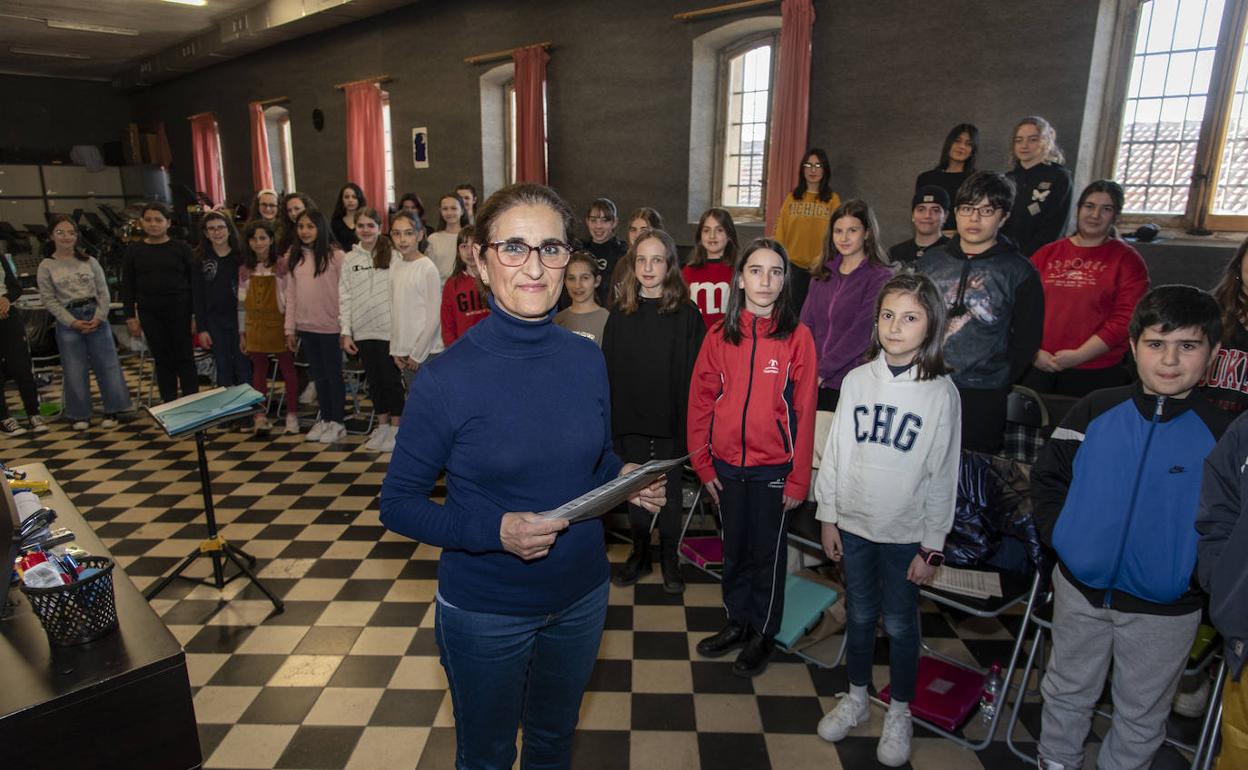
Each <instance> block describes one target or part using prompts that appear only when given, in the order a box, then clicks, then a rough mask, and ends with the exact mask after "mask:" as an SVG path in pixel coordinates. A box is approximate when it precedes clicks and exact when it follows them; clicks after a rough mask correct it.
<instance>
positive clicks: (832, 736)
mask: <svg viewBox="0 0 1248 770" xmlns="http://www.w3.org/2000/svg"><path fill="white" fill-rule="evenodd" d="M870 716H871V704H870V703H868V702H867V700H866V699H865V698H864V699H863V700H862V702H861V703H859V702H858V701H856V700H854V699H853V698H851V697H850V696H849V695H845V696H842V697H841V700H840V702H839V703H837V704H836V707H835V708H833V709H832V710H831V711H829V712H828V713H827V714H824V716H823V719H820V720H819V728H818V733H819V737H820V738H822V739H824V740H825V741H827V742H829V743H836V742H837V741H839V740H840V739H842V738H844V737H845V736H846V735H848V734H849V731H850V730H851V729H853V728H855V727H857V726H858V723H860V722H865V721H867V719H869V718H870Z"/></svg>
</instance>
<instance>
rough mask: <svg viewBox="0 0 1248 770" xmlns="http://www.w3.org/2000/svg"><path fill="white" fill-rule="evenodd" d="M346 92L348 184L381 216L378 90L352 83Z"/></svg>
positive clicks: (382, 139) (382, 132)
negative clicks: (360, 191) (359, 192)
mask: <svg viewBox="0 0 1248 770" xmlns="http://www.w3.org/2000/svg"><path fill="white" fill-rule="evenodd" d="M346 92H347V181H349V182H355V183H356V184H358V185H359V186H360V189H362V190H363V191H364V197H365V198H366V199H368V205H369V206H372V207H373V208H375V209H377V211H378V212H384V211H385V210H386V127H385V125H384V124H383V123H382V114H381V89H380V88H378V87H377V84H376V83H352V84H351V85H349V86H347V87H346ZM383 216H384V214H383Z"/></svg>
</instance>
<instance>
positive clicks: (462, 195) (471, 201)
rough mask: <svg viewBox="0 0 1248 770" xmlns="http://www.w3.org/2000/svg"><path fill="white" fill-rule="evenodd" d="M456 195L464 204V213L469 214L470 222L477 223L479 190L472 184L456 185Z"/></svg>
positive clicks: (462, 183)
mask: <svg viewBox="0 0 1248 770" xmlns="http://www.w3.org/2000/svg"><path fill="white" fill-rule="evenodd" d="M455 194H456V195H458V196H459V199H460V200H461V201H463V203H464V211H466V212H467V213H468V221H469V222H476V221H477V188H476V187H473V186H472V183H471V182H461V183H459V184H457V185H455ZM422 213H423V212H422Z"/></svg>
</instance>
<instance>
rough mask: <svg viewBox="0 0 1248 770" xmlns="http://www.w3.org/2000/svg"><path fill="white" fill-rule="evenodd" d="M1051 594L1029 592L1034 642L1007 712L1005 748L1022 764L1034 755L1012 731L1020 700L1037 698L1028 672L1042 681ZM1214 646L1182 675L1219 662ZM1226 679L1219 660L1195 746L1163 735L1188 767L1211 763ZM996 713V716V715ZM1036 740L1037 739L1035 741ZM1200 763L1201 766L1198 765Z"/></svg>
mask: <svg viewBox="0 0 1248 770" xmlns="http://www.w3.org/2000/svg"><path fill="white" fill-rule="evenodd" d="M1052 611H1053V592H1052V591H1051V590H1049V591H1044V592H1041V591H1040V590H1039V588H1038V585H1037V587H1035V588H1033V593H1032V597H1031V599H1030V600H1029V601H1028V608H1027V617H1028V618H1030V625H1032V626H1034V627H1035V634H1034V639H1033V640H1032V644H1031V650H1030V651H1029V652H1028V653H1027V660H1026V662H1025V663H1024V664H1023V668H1022V670H1021V676H1020V679H1019V684H1018V691H1017V694H1016V695H1015V698H1014V702H1013V705H1012V706H1011V708H1010V712H1011V713H1010V720H1009V723H1008V725H1007V726H1006V733H1005V745H1006V747H1007V748H1009V750H1010V751H1011V752H1012V753H1013V754H1014V756H1016V757H1018V758H1019V759H1021V760H1023V761H1024V762H1027V763H1030V764H1034V763H1035V762H1036V755H1035V754H1029V753H1027V752H1025V751H1023V750H1022V749H1021V748H1019V747H1018V746H1017V745H1016V744H1015V743H1014V727H1015V725H1017V724H1018V719H1019V716H1018V715H1019V711H1020V709H1021V707H1022V705H1023V701H1024V699H1025V698H1026V697H1027V696H1028V695H1035V694H1037V691H1036V690H1028V689H1027V682H1028V681H1029V680H1030V679H1031V672H1032V671H1033V670H1035V671H1036V672H1037V674H1038V675H1039V676H1040V677H1041V678H1043V676H1044V667H1043V664H1042V662H1041V658H1042V657H1043V649H1044V647H1046V646H1047V643H1046V635H1047V634H1048V633H1050V632H1051V631H1052V629H1053V618H1052ZM1026 627H1027V622H1026V620H1024V625H1023V626H1022V627H1020V628H1019V634H1018V642H1020V643H1021V642H1022V640H1023V638H1024V636H1025V633H1024V632H1025V630H1026ZM1218 647H1219V645H1217V644H1212V645H1210V647H1209V650H1208V652H1206V653H1205V654H1204V655H1202V656H1201V657H1200V658H1199V659H1198V660H1197V661H1195V662H1194V663H1193V664H1191V665H1189V666H1188V667H1187V668H1186V669H1185V670H1184V672H1183V673H1184V674H1185V675H1191V674H1196V673H1200V672H1202V671H1205V670H1207V669H1208V667H1209V666H1210V665H1211V664H1212V662H1213V660H1214V659H1215V658H1220V655H1219V654H1218ZM1225 679H1226V661H1225V660H1222V662H1221V663H1220V665H1219V666H1218V673H1217V675H1216V678H1215V680H1214V685H1213V687H1212V688H1211V689H1210V693H1209V703H1208V705H1207V706H1206V708H1205V714H1204V716H1203V718H1202V721H1201V728H1200V733H1199V736H1198V739H1197V742H1196V743H1195V744H1189V743H1185V742H1183V741H1181V740H1179V739H1177V738H1175V737H1173V736H1170V735H1167V736H1166V738H1165V743H1166V744H1167V745H1169V746H1173V747H1174V748H1176V749H1178V750H1180V751H1184V752H1186V753H1188V754H1191V755H1192V764H1191V767H1192V768H1193V770H1196V769H1197V768H1198V767H1200V768H1202V770H1207V768H1208V767H1209V764H1208V763H1209V762H1211V761H1212V755H1213V750H1214V745H1215V744H1216V743H1217V725H1218V722H1219V720H1220V719H1221V716H1222V713H1221V709H1222V686H1223V683H1224V682H1225ZM998 713H1000V712H999V711H998ZM1093 713H1094V714H1095V715H1096V716H1099V717H1103V718H1105V719H1112V718H1113V712H1112V711H1110V710H1107V709H1103V708H1097V709H1095V710H1094V711H1093ZM1038 739H1039V736H1037V740H1038ZM1198 763H1203V764H1198Z"/></svg>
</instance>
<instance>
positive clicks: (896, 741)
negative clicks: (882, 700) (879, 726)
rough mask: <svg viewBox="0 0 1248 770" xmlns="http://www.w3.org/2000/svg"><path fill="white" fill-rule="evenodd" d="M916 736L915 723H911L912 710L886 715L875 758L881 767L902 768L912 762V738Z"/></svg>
mask: <svg viewBox="0 0 1248 770" xmlns="http://www.w3.org/2000/svg"><path fill="white" fill-rule="evenodd" d="M913 735H914V723H913V722H911V721H910V709H906V710H905V711H896V712H894V711H891V710H890V711H888V712H886V713H885V714H884V729H883V730H882V731H881V732H880V742H879V744H878V745H877V746H876V747H875V758H876V759H877V760H879V763H880V764H881V765H886V766H888V767H901V766H902V765H904V764H906V763H907V762H909V761H910V738H911V736H913Z"/></svg>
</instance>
